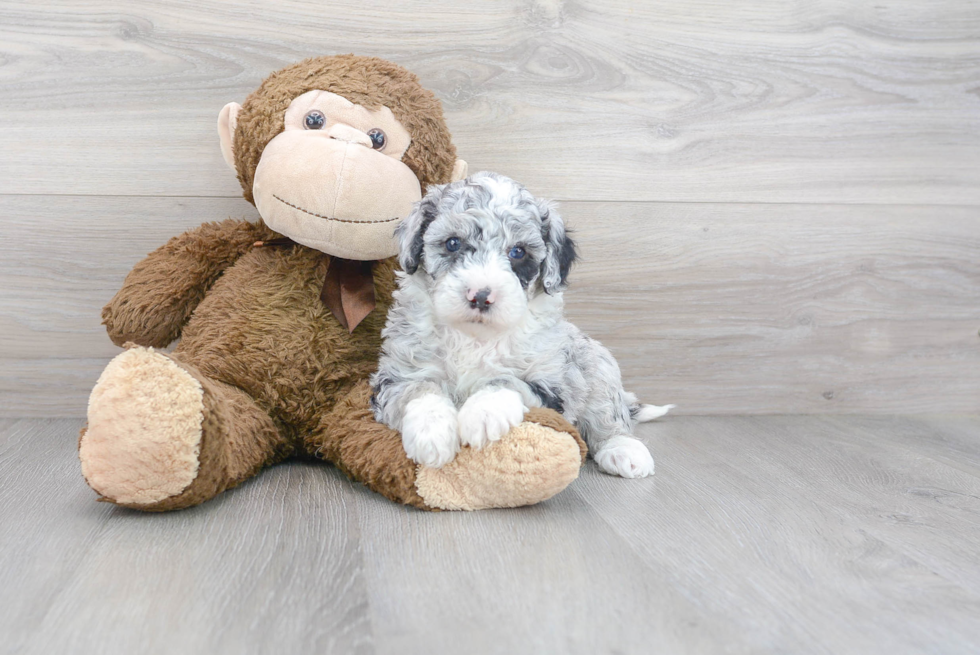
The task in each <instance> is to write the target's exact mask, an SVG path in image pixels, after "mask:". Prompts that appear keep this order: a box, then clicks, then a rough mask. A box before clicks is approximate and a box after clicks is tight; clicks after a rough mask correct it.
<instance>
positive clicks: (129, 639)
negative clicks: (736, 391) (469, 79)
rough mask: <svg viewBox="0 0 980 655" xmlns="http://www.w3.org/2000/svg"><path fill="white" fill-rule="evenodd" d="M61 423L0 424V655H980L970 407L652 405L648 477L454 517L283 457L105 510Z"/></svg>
mask: <svg viewBox="0 0 980 655" xmlns="http://www.w3.org/2000/svg"><path fill="white" fill-rule="evenodd" d="M80 425H81V421H80V420H75V419H57V420H55V419H51V420H45V419H10V420H4V421H0V526H2V535H0V652H2V653H45V654H48V653H67V652H71V653H80V654H86V653H99V654H113V653H135V652H139V653H181V654H193V653H207V654H209V655H212V654H220V653H268V652H282V653H302V652H310V653H312V652H316V653H352V652H354V653H375V652H378V653H388V652H398V653H443V652H445V653H462V652H465V653H544V652H548V653H559V652H560V653H566V652H567V653H652V652H663V653H720V652H726V653H834V654H839V653H861V654H872V653H888V654H889V655H895V654H898V653H943V654H952V653H976V652H977V651H978V649H980V620H978V618H980V548H978V543H980V418H977V417H969V416H945V417H931V418H895V417H846V416H840V417H799V416H771V417H692V416H688V417H673V418H669V419H667V420H664V421H663V422H660V423H656V424H650V425H646V426H643V427H642V428H641V430H640V436H641V438H643V439H644V440H645V441H646V442H647V443H648V444H649V445H650V446H651V447H652V449H653V451H654V454H655V456H656V459H657V474H656V476H654V477H653V478H649V479H646V480H639V481H627V480H622V479H618V478H612V477H609V476H605V475H602V474H599V473H597V472H596V470H595V467H594V466H593V465H592V463H591V462H590V463H589V465H588V466H587V467H586V468H585V469H584V471H583V473H582V476H581V477H580V479H579V480H578V481H576V482H575V483H574V484H573V485H572V486H571V487H570V488H569V489H567V490H566V491H565V492H563V493H562V494H560V495H559V496H557V497H556V498H554V499H552V500H551V501H549V502H547V503H544V504H541V505H539V506H535V507H530V508H525V509H520V510H507V511H487V512H478V513H472V514H465V513H449V512H447V513H439V514H428V513H424V512H418V511H415V510H410V509H406V508H403V507H400V506H396V505H393V504H391V503H389V502H387V501H385V500H383V499H381V498H380V497H378V496H376V495H374V494H371V493H369V492H367V491H366V490H364V489H363V488H361V487H358V486H355V485H353V484H351V483H350V482H349V481H347V480H346V478H344V477H343V476H342V475H341V474H340V473H339V472H338V471H336V470H335V469H333V468H330V467H328V466H325V465H316V464H305V463H290V464H286V465H282V466H279V467H275V468H273V469H271V470H269V471H265V472H264V473H263V474H262V475H260V476H259V477H258V478H256V479H254V480H252V481H250V482H249V483H246V484H245V485H243V486H242V487H240V488H238V489H236V490H233V491H231V492H228V493H226V494H224V495H223V496H221V497H219V498H218V499H216V500H215V501H213V502H211V503H209V504H206V505H204V506H201V507H198V508H194V509H191V510H187V511H182V512H175V513H169V514H160V515H152V514H140V513H137V512H131V511H127V510H122V509H119V508H116V507H113V506H110V505H106V504H99V503H96V502H95V499H94V494H93V493H92V492H91V491H90V490H89V489H88V488H87V487H86V486H85V484H84V483H83V481H82V479H81V475H80V473H79V470H78V464H77V460H76V457H75V440H76V434H77V431H78V428H79V427H80Z"/></svg>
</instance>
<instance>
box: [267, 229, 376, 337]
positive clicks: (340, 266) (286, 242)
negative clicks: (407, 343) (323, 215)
mask: <svg viewBox="0 0 980 655" xmlns="http://www.w3.org/2000/svg"><path fill="white" fill-rule="evenodd" d="M294 245H296V242H295V241H293V240H292V239H290V238H289V237H282V238H280V239H272V240H270V241H256V242H255V246H256V247H262V246H294ZM326 257H327V258H328V259H327V277H326V278H324V280H323V288H322V289H320V300H321V301H322V302H323V304H324V305H325V306H326V308H327V309H329V310H330V313H331V314H333V315H334V317H336V319H337V321H338V322H339V323H340V324H341V325H342V326H344V329H346V330H347V331H348V332H353V331H354V328H356V327H357V326H358V325H359V324H360V322H361V321H363V320H364V318H365V317H366V316H367V315H368V314H370V313H371V310H372V309H374V307H375V305H376V302H375V299H374V262H362V261H354V260H351V259H341V258H340V257H333V256H330V255H326Z"/></svg>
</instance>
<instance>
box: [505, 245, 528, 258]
mask: <svg viewBox="0 0 980 655" xmlns="http://www.w3.org/2000/svg"><path fill="white" fill-rule="evenodd" d="M524 254H525V253H524V248H523V247H521V246H514V247H513V248H511V249H510V252H509V253H507V256H508V257H510V258H511V259H524Z"/></svg>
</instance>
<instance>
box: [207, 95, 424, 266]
mask: <svg viewBox="0 0 980 655" xmlns="http://www.w3.org/2000/svg"><path fill="white" fill-rule="evenodd" d="M226 110H227V108H226ZM231 112H232V115H231V116H230V118H226V112H225V111H222V117H220V118H219V121H218V123H219V132H221V133H222V136H223V139H222V140H223V141H224V134H225V133H226V132H228V133H229V134H230V135H233V134H234V122H235V114H236V113H237V111H236V110H234V109H232V110H231ZM223 119H225V121H226V123H230V129H229V128H228V126H227V125H226V126H225V127H224V128H223V127H222V120H223ZM410 144H411V136H410V135H409V133H408V130H406V129H405V128H404V127H403V126H402V125H401V123H399V122H398V120H396V119H395V117H394V115H393V114H392V113H391V110H390V109H388V108H387V107H381V108H379V109H376V110H370V109H367V108H365V107H362V106H361V105H356V104H354V103H352V102H350V101H349V100H347V99H346V98H344V97H342V96H339V95H336V94H334V93H330V92H327V91H310V92H308V93H304V94H303V95H301V96H298V97H296V98H294V99H293V101H292V102H291V103H290V105H289V108H288V109H287V110H286V114H285V129H284V130H283V132H281V133H280V134H279V135H277V136H276V137H275V138H273V139H272V140H271V141H270V142H269V143H268V145H266V147H265V150H264V151H263V152H262V157H261V159H260V161H259V164H258V167H257V168H256V169H255V181H254V183H253V186H252V195H253V197H254V199H255V206H256V207H257V208H258V210H259V214H261V216H262V219H263V220H264V221H265V222H266V224H267V225H268V226H269V227H271V228H272V229H274V230H275V231H277V232H279V233H281V234H284V235H286V236H288V237H290V238H291V239H293V240H294V241H296V242H298V243H301V244H303V245H305V246H309V247H311V248H316V249H317V250H321V251H323V252H326V253H328V254H330V255H334V256H337V257H343V258H345V259H358V260H372V259H382V258H385V257H390V256H392V255H395V254H397V253H398V244H397V242H396V241H395V238H394V231H395V227H396V226H397V225H398V224H399V223H400V222H401V221H402V219H404V218H405V217H406V216H408V214H409V213H410V212H411V210H412V204H413V203H415V202H417V201H418V200H420V199H421V197H422V190H421V188H420V186H419V182H418V179H417V178H416V177H415V173H413V172H412V170H411V169H410V168H409V167H408V166H406V165H405V164H404V163H402V161H401V158H402V155H404V154H405V151H406V150H407V149H408V147H409V145H410ZM222 147H223V149H224V147H225V144H224V143H222ZM230 150H231V149H230V148H229V149H228V152H226V158H227V157H228V154H229V153H230Z"/></svg>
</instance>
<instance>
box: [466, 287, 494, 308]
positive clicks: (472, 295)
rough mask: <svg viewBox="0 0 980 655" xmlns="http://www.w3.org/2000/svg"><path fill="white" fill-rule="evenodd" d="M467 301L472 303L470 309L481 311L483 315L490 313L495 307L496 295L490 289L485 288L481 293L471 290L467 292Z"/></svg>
mask: <svg viewBox="0 0 980 655" xmlns="http://www.w3.org/2000/svg"><path fill="white" fill-rule="evenodd" d="M466 299H467V300H469V301H470V307H471V308H473V309H478V310H480V312H481V313H483V312H487V311H490V306H491V305H493V301H494V293H493V291H492V290H491V289H490V288H489V287H484V288H483V289H480V290H479V291H476V290H474V289H470V290H469V291H467V292H466Z"/></svg>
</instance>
